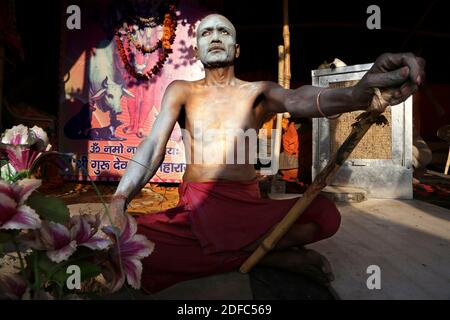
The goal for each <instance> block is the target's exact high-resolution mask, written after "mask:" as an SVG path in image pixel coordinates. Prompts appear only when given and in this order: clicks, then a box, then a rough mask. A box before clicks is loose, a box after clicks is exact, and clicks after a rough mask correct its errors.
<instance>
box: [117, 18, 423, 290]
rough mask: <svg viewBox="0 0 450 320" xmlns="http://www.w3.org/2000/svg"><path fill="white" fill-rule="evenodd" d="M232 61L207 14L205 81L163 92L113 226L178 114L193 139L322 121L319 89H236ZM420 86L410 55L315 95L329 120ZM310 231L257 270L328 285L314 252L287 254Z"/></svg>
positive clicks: (225, 23)
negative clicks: (281, 122)
mask: <svg viewBox="0 0 450 320" xmlns="http://www.w3.org/2000/svg"><path fill="white" fill-rule="evenodd" d="M239 53H240V47H239V45H238V44H237V43H236V30H235V28H234V26H233V24H232V23H231V22H230V21H229V20H228V19H227V18H225V17H223V16H221V15H216V14H214V15H209V16H207V17H205V18H204V19H203V20H202V21H201V23H200V25H199V27H198V29H197V49H196V54H197V57H198V59H200V61H201V62H202V63H203V65H204V67H205V77H204V78H203V79H201V80H198V81H182V80H177V81H174V82H172V83H171V84H170V85H169V86H168V88H167V89H166V92H165V94H164V97H163V100H162V103H161V112H160V114H159V115H158V118H157V119H156V121H155V123H154V125H153V129H152V132H151V133H150V135H149V136H148V137H147V138H146V139H145V140H143V141H142V142H141V144H140V145H139V147H138V150H137V152H136V155H135V157H134V160H135V162H133V163H132V162H130V163H129V165H128V168H127V171H126V173H125V174H124V176H123V177H122V179H121V181H120V184H119V186H118V188H117V191H116V194H115V195H116V196H117V197H116V198H115V200H113V201H112V203H111V205H110V211H111V214H112V215H113V218H114V221H115V222H116V223H117V224H118V225H119V226H120V225H121V224H122V220H123V219H122V217H123V215H124V208H125V203H126V201H125V199H124V198H125V197H126V198H127V200H128V201H131V199H132V198H133V197H134V196H135V195H136V194H137V193H138V192H139V191H140V190H141V189H142V188H143V186H144V185H145V184H146V183H147V182H148V181H149V179H151V177H153V175H154V174H155V173H156V171H157V170H158V168H159V166H160V165H161V163H162V161H163V159H164V155H165V148H166V144H167V141H168V139H169V137H170V134H171V132H172V130H173V128H174V125H175V123H176V121H177V120H178V119H179V117H180V115H181V112H182V110H183V111H184V114H185V119H184V125H185V129H186V130H187V131H188V132H189V133H190V134H191V136H193V135H194V132H193V126H194V123H195V124H196V125H198V124H201V126H202V127H203V129H204V130H207V129H211V128H215V129H227V128H235V129H243V130H244V131H245V130H247V129H249V128H253V129H258V128H260V127H261V125H262V123H263V121H264V119H266V117H268V116H270V115H271V114H274V113H279V112H290V113H291V114H292V115H295V116H301V117H310V118H312V117H321V114H320V113H319V111H318V110H317V107H316V97H317V94H318V93H319V91H320V90H321V88H318V87H314V86H308V85H305V86H302V87H300V88H299V89H295V90H287V89H284V88H282V87H280V86H279V85H278V84H276V83H273V82H269V81H259V82H246V81H242V80H240V79H238V78H236V76H235V74H234V65H233V63H234V60H235V59H236V58H238V57H239ZM423 79H424V61H423V60H422V59H421V58H418V57H416V56H414V55H413V54H410V53H399V54H383V55H381V56H380V57H379V58H378V59H377V60H376V62H375V63H374V66H373V67H372V68H371V70H369V72H367V74H366V75H365V76H364V77H363V79H362V80H361V81H360V82H359V83H358V84H357V85H356V86H355V87H351V88H336V89H329V90H326V91H323V92H322V93H321V95H320V105H321V109H322V111H323V112H324V113H325V114H326V115H328V116H331V115H334V114H338V113H344V112H350V111H355V110H367V108H368V107H369V104H370V101H371V100H372V97H373V95H374V88H380V89H381V90H382V92H383V93H386V94H387V96H385V99H386V100H387V101H388V102H389V104H390V105H397V104H399V103H400V102H402V101H404V100H406V99H407V98H408V97H409V96H410V95H411V94H412V93H413V92H414V91H415V90H416V89H417V87H418V85H420V83H421V82H422V81H423ZM181 120H182V119H181ZM219 140H220V139H219ZM219 142H220V141H218V140H215V141H210V142H204V141H203V142H202V149H203V152H208V150H214V152H223V153H224V154H225V153H226V150H225V148H226V146H225V145H224V146H223V148H222V149H221V146H220V143H219ZM195 145H196V143H191V144H187V143H186V142H185V147H186V148H189V149H190V150H191V154H194V152H195ZM141 164H143V165H141ZM253 178H255V169H254V165H253V164H249V163H247V164H205V163H200V164H187V167H186V172H185V174H184V176H183V181H186V182H188V181H218V180H232V181H241V180H251V179H253ZM121 196H122V197H121ZM317 228H318V227H317V226H316V225H315V224H306V225H295V226H294V227H293V228H292V229H291V230H290V231H289V232H288V233H287V234H286V236H284V238H282V240H281V241H280V242H279V244H278V246H277V247H276V248H275V251H274V252H272V253H271V254H268V255H267V256H266V257H265V258H264V259H263V260H262V262H261V263H262V264H266V265H270V266H277V267H281V268H284V269H288V270H293V271H298V272H304V273H308V272H309V273H315V275H316V277H317V278H320V277H322V279H320V280H322V281H323V282H327V281H329V280H332V279H333V276H332V273H331V268H330V265H329V263H328V262H327V261H326V259H325V258H324V257H323V256H321V255H320V254H318V253H317V252H314V251H312V250H308V251H307V250H286V249H288V248H291V247H292V248H296V247H301V246H303V245H304V244H306V243H309V242H311V241H312V239H313V237H314V235H315V233H316V232H317V230H318V229H317ZM258 243H259V240H258V241H256V242H255V244H254V245H253V246H251V247H249V248H247V249H248V250H253V249H254V248H255V246H256V245H257V244H258ZM281 249H284V250H283V251H280V250H281ZM311 270H312V271H311ZM306 271H308V272H306ZM321 271H322V272H321ZM324 275H325V276H324Z"/></svg>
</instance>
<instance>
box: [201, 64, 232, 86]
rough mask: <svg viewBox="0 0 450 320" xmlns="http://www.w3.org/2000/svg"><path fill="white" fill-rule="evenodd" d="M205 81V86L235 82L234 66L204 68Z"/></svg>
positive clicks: (225, 84)
mask: <svg viewBox="0 0 450 320" xmlns="http://www.w3.org/2000/svg"><path fill="white" fill-rule="evenodd" d="M205 82H206V85H207V86H227V85H233V84H235V83H236V77H235V76H234V66H227V67H220V68H205Z"/></svg>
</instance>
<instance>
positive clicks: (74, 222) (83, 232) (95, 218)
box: [70, 214, 111, 250]
mask: <svg viewBox="0 0 450 320" xmlns="http://www.w3.org/2000/svg"><path fill="white" fill-rule="evenodd" d="M70 225H71V228H70V234H71V238H72V239H73V240H75V241H76V242H77V244H78V245H79V246H85V247H87V248H89V249H91V250H103V249H106V248H108V247H109V246H110V245H111V240H110V239H108V238H105V236H104V235H102V234H101V233H100V230H99V227H100V215H98V214H96V215H92V214H82V215H77V216H72V217H71V218H70Z"/></svg>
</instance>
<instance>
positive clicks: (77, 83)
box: [59, 0, 206, 182]
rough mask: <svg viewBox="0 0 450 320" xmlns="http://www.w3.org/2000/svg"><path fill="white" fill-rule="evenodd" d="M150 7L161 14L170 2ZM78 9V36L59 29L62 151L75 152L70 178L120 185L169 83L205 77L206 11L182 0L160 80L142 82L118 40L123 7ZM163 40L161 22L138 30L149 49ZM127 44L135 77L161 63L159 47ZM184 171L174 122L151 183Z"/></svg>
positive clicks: (101, 4)
mask: <svg viewBox="0 0 450 320" xmlns="http://www.w3.org/2000/svg"><path fill="white" fill-rule="evenodd" d="M152 3H154V5H155V6H158V5H161V6H162V7H160V8H164V7H163V5H164V4H165V3H166V2H165V1H152ZM80 8H81V13H82V15H81V18H82V20H81V21H82V24H81V30H68V29H67V28H66V25H65V22H66V21H63V22H64V25H63V26H62V41H61V46H62V47H61V64H60V66H61V69H60V76H61V83H62V86H61V99H60V109H59V139H60V143H59V144H60V150H61V151H62V152H73V153H75V154H76V161H74V162H73V164H72V165H73V167H74V169H75V170H74V172H75V173H71V174H68V175H66V177H67V178H69V179H88V176H89V178H91V179H92V180H118V179H120V176H121V175H122V174H123V173H124V172H125V170H126V168H127V165H128V162H129V161H130V159H131V158H132V157H133V155H134V153H135V152H136V149H137V146H138V144H139V143H140V142H141V141H142V139H144V138H145V136H147V135H148V134H149V132H150V130H151V129H152V124H153V122H154V121H155V119H156V117H157V115H158V113H159V111H160V106H161V99H162V96H163V93H164V91H165V89H166V87H167V85H168V84H169V83H170V82H171V81H173V80H175V79H185V80H196V79H200V78H202V77H203V76H204V70H203V66H202V65H201V63H200V62H199V61H197V60H196V59H195V56H194V55H195V53H194V47H195V30H196V27H197V25H198V23H199V20H200V19H201V18H202V17H203V16H204V15H205V14H206V12H205V11H204V10H203V9H201V8H199V7H197V6H196V5H194V4H192V3H190V2H189V1H180V2H179V3H178V5H177V6H176V10H175V12H176V26H177V27H176V31H175V39H174V42H173V44H172V46H171V49H172V53H170V54H169V55H168V59H167V60H166V62H165V63H164V64H163V65H162V68H161V70H160V71H159V73H158V74H157V75H156V76H153V77H152V78H151V79H150V80H138V79H136V78H135V77H133V76H131V75H130V72H129V71H128V70H127V69H126V67H125V63H124V61H126V60H124V59H123V57H121V54H120V50H119V48H120V44H119V43H118V42H117V37H116V34H117V33H116V32H115V30H124V27H121V25H122V24H121V21H123V9H122V8H120V7H118V5H113V3H112V1H105V0H103V1H95V3H93V2H89V1H82V2H81V5H80ZM160 11H161V10H160ZM64 14H65V13H64ZM121 15H122V16H121ZM162 16H164V10H162ZM63 20H64V19H63ZM160 22H161V23H162V19H161V21H160ZM128 27H129V28H130V25H129V26H128ZM131 27H132V26H131ZM162 34H163V27H162V25H161V24H159V25H157V26H149V27H145V28H142V29H139V30H136V32H135V33H134V35H135V37H134V40H135V42H136V43H140V44H142V45H145V44H147V45H148V46H149V47H151V46H154V45H155V44H156V43H157V41H158V39H161V37H162ZM122 43H123V45H124V46H125V48H124V49H125V52H126V56H127V60H128V62H129V64H130V65H131V66H132V67H133V68H134V70H135V71H137V72H139V71H140V72H143V73H145V72H147V71H149V70H151V69H152V67H154V66H155V64H157V62H158V59H159V56H158V55H159V53H160V52H161V50H162V49H158V50H156V51H155V52H153V53H148V54H144V53H142V52H141V51H139V50H137V49H136V47H135V46H133V44H131V45H130V44H129V43H127V41H122ZM128 48H129V49H128ZM185 167H186V165H185V158H184V147H183V144H182V139H181V132H180V127H179V125H178V124H177V125H176V127H175V129H174V131H173V132H172V135H171V137H170V140H169V142H168V145H167V149H166V157H165V160H164V163H163V164H162V165H161V167H160V168H159V170H158V172H157V173H156V175H155V176H154V178H153V179H152V180H151V181H152V182H180V181H181V178H182V175H183V173H184V170H185Z"/></svg>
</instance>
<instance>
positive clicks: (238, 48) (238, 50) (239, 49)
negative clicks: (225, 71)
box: [234, 43, 241, 59]
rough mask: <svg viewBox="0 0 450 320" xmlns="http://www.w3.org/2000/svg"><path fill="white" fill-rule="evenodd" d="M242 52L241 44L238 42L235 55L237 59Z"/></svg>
mask: <svg viewBox="0 0 450 320" xmlns="http://www.w3.org/2000/svg"><path fill="white" fill-rule="evenodd" d="M240 54H241V46H240V45H239V44H238V43H236V52H235V54H234V57H235V58H236V59H237V58H239V55H240Z"/></svg>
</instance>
